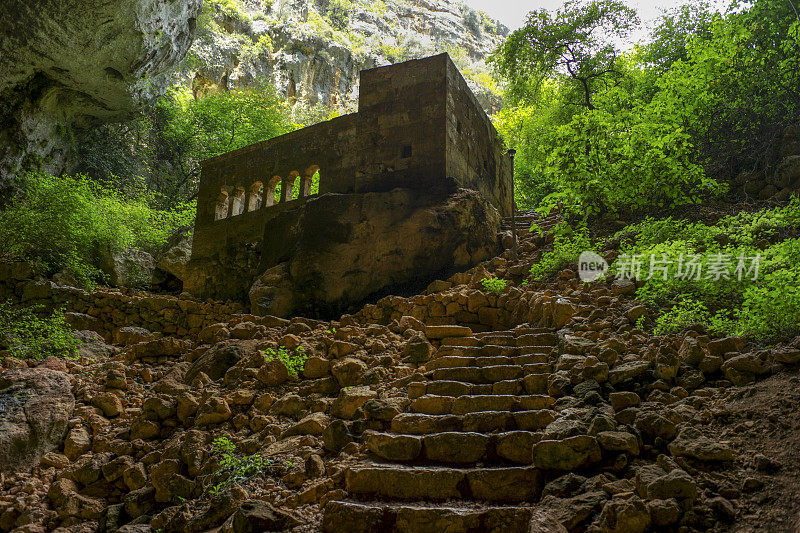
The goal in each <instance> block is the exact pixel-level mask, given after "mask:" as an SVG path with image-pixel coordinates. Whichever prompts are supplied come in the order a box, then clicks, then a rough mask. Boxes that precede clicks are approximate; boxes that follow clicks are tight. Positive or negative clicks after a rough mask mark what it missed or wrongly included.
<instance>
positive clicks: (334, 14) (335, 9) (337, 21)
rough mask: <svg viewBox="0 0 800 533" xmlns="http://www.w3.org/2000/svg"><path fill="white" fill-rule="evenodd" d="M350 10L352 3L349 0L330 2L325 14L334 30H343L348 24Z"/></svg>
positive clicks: (332, 0) (333, 0) (331, 0)
mask: <svg viewBox="0 0 800 533" xmlns="http://www.w3.org/2000/svg"><path fill="white" fill-rule="evenodd" d="M352 9H353V3H352V2H350V1H349V0H330V2H329V3H328V10H327V13H326V14H327V16H328V19H330V21H331V24H332V25H333V27H334V28H336V29H338V30H343V29H345V28H346V27H347V25H348V23H349V22H350V12H351V11H352Z"/></svg>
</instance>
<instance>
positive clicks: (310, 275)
mask: <svg viewBox="0 0 800 533" xmlns="http://www.w3.org/2000/svg"><path fill="white" fill-rule="evenodd" d="M322 213H325V214H326V216H322ZM499 226H500V215H499V214H498V212H497V210H496V209H495V208H494V207H492V205H491V204H489V202H488V201H486V200H485V199H484V198H483V197H481V196H480V195H479V194H478V193H477V192H474V191H471V190H466V189H462V190H459V191H458V192H457V193H455V194H453V195H451V196H448V197H446V198H444V199H438V200H437V199H432V198H431V197H429V196H427V195H425V194H417V193H414V192H413V191H409V190H402V189H397V190H394V191H391V192H388V193H368V194H364V195H325V196H322V197H320V198H319V199H317V200H316V201H310V202H308V203H306V204H304V205H302V206H300V207H299V208H298V209H297V210H295V211H289V212H286V213H284V214H283V216H281V217H280V220H276V221H275V225H274V226H273V227H277V228H285V229H286V231H275V232H269V231H268V232H267V234H266V235H265V241H264V250H269V251H270V252H272V254H269V253H265V255H264V257H263V258H262V261H263V263H262V266H263V267H267V269H266V271H265V272H264V274H263V275H261V276H260V277H259V278H257V279H256V281H255V283H254V284H253V287H252V288H251V290H250V302H251V306H252V309H253V311H254V312H256V313H266V314H274V315H278V316H288V315H290V314H291V313H293V312H296V311H298V310H304V311H316V312H322V313H323V314H325V313H326V312H328V313H329V312H334V311H336V310H339V309H342V308H343V307H346V306H347V305H351V304H355V303H357V302H359V301H362V300H363V299H365V298H367V297H368V296H370V295H371V294H374V293H376V292H378V291H380V290H381V289H385V288H387V287H391V286H394V285H398V284H403V283H408V282H409V280H415V279H419V280H423V281H424V280H427V281H430V279H431V278H432V277H433V276H435V275H436V274H438V273H440V272H442V271H445V270H448V269H453V268H465V267H468V266H471V265H473V264H476V263H478V262H480V261H483V260H485V259H488V258H489V257H491V256H492V255H493V254H494V253H495V252H496V247H497V231H498V229H499ZM269 239H272V241H274V242H269ZM279 251H280V252H279ZM273 254H274V255H273ZM276 263H277V264H276Z"/></svg>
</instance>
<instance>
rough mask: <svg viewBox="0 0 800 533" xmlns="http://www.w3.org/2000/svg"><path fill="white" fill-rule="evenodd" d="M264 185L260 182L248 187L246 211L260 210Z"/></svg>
mask: <svg viewBox="0 0 800 533" xmlns="http://www.w3.org/2000/svg"><path fill="white" fill-rule="evenodd" d="M263 194H264V185H262V184H261V182H260V181H257V182H255V183H254V184H253V185H251V186H250V196H249V197H248V199H247V210H248V211H255V210H256V209H261V204H262V203H263V201H264V200H263Z"/></svg>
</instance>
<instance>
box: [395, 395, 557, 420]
mask: <svg viewBox="0 0 800 533" xmlns="http://www.w3.org/2000/svg"><path fill="white" fill-rule="evenodd" d="M554 401H555V400H554V399H553V398H552V397H550V396H546V395H544V394H532V395H523V396H517V395H512V394H485V395H463V396H456V397H453V396H438V395H433V394H426V395H424V396H420V397H419V398H417V399H416V400H414V401H413V402H411V405H410V410H411V411H412V412H414V413H420V414H426V415H446V414H453V415H465V414H467V413H477V412H480V411H507V412H514V411H536V410H540V409H548V408H549V407H550V406H552V405H553V402H554Z"/></svg>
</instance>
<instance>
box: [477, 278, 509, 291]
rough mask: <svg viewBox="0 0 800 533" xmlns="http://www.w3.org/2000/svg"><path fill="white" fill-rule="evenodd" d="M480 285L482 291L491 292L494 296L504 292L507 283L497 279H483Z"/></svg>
mask: <svg viewBox="0 0 800 533" xmlns="http://www.w3.org/2000/svg"><path fill="white" fill-rule="evenodd" d="M481 285H483V289H484V290H487V291H489V292H493V293H495V294H501V293H502V292H503V291H504V290H506V285H508V282H507V281H506V280H504V279H499V278H483V279H482V280H481Z"/></svg>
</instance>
